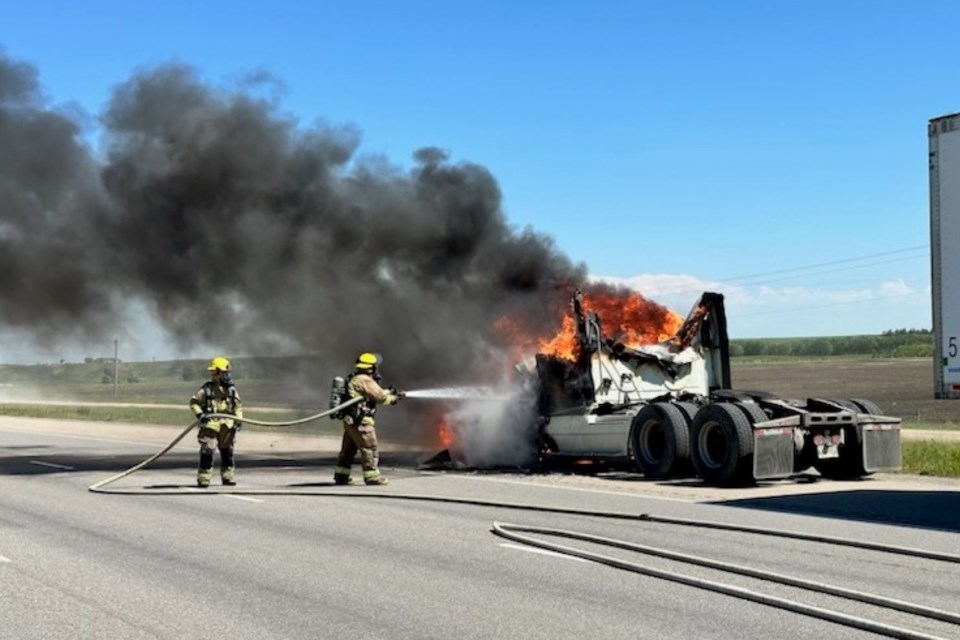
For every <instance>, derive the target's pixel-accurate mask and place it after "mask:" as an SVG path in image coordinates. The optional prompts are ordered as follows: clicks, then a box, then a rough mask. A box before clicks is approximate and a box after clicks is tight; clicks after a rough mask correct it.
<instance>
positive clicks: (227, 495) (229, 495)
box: [223, 493, 263, 502]
mask: <svg viewBox="0 0 960 640" xmlns="http://www.w3.org/2000/svg"><path fill="white" fill-rule="evenodd" d="M223 497H224V498H233V499H234V500H246V501H247V502H263V500H257V499H256V498H248V497H247V496H238V495H234V494H232V493H224V494H223Z"/></svg>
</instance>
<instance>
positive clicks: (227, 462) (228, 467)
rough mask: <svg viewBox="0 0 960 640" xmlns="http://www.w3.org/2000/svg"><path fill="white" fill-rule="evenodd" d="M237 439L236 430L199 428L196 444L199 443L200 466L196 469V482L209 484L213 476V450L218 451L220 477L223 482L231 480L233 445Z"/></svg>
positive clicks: (223, 427) (232, 474) (232, 473)
mask: <svg viewBox="0 0 960 640" xmlns="http://www.w3.org/2000/svg"><path fill="white" fill-rule="evenodd" d="M236 438H237V430H236V429H233V428H228V427H225V426H221V427H220V429H212V428H210V427H204V426H201V427H200V431H199V432H198V433H197V442H199V443H200V466H199V468H198V469H197V480H199V481H206V482H210V478H211V477H212V476H213V450H214V449H219V451H220V477H221V478H222V479H223V480H228V481H229V480H233V477H234V462H233V443H234V441H235V440H236Z"/></svg>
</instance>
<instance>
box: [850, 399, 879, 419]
mask: <svg viewBox="0 0 960 640" xmlns="http://www.w3.org/2000/svg"><path fill="white" fill-rule="evenodd" d="M850 402H852V403H853V404H854V405H856V407H857V408H858V409H860V411H861V412H863V413H869V414H870V415H872V416H882V415H886V414H884V413H883V409H881V408H880V406H879V405H877V403H876V402H872V401H870V400H864V399H863V398H852V399H851V400H850Z"/></svg>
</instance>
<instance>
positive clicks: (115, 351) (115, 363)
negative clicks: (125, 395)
mask: <svg viewBox="0 0 960 640" xmlns="http://www.w3.org/2000/svg"><path fill="white" fill-rule="evenodd" d="M119 344H120V341H119V340H117V339H116V338H114V339H113V395H114V397H116V395H117V376H118V375H120V355H119V354H120V347H119Z"/></svg>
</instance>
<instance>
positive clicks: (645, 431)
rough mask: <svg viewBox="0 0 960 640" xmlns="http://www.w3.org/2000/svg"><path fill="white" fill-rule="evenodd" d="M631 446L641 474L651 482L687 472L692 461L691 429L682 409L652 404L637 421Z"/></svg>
mask: <svg viewBox="0 0 960 640" xmlns="http://www.w3.org/2000/svg"><path fill="white" fill-rule="evenodd" d="M630 444H631V447H632V449H633V456H634V460H635V464H636V467H637V471H639V472H640V473H642V474H643V475H644V476H645V477H647V478H666V477H669V476H671V475H675V474H677V473H678V472H680V471H681V470H683V471H686V469H685V467H686V466H688V464H689V460H690V427H689V424H688V422H687V418H686V416H685V415H684V413H683V411H681V410H680V409H679V408H678V407H676V406H674V405H673V404H671V403H668V402H655V403H653V404H648V405H647V406H645V407H644V408H642V409H641V410H640V412H639V413H638V414H637V415H636V416H635V417H634V418H633V425H632V427H631V429H630Z"/></svg>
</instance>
